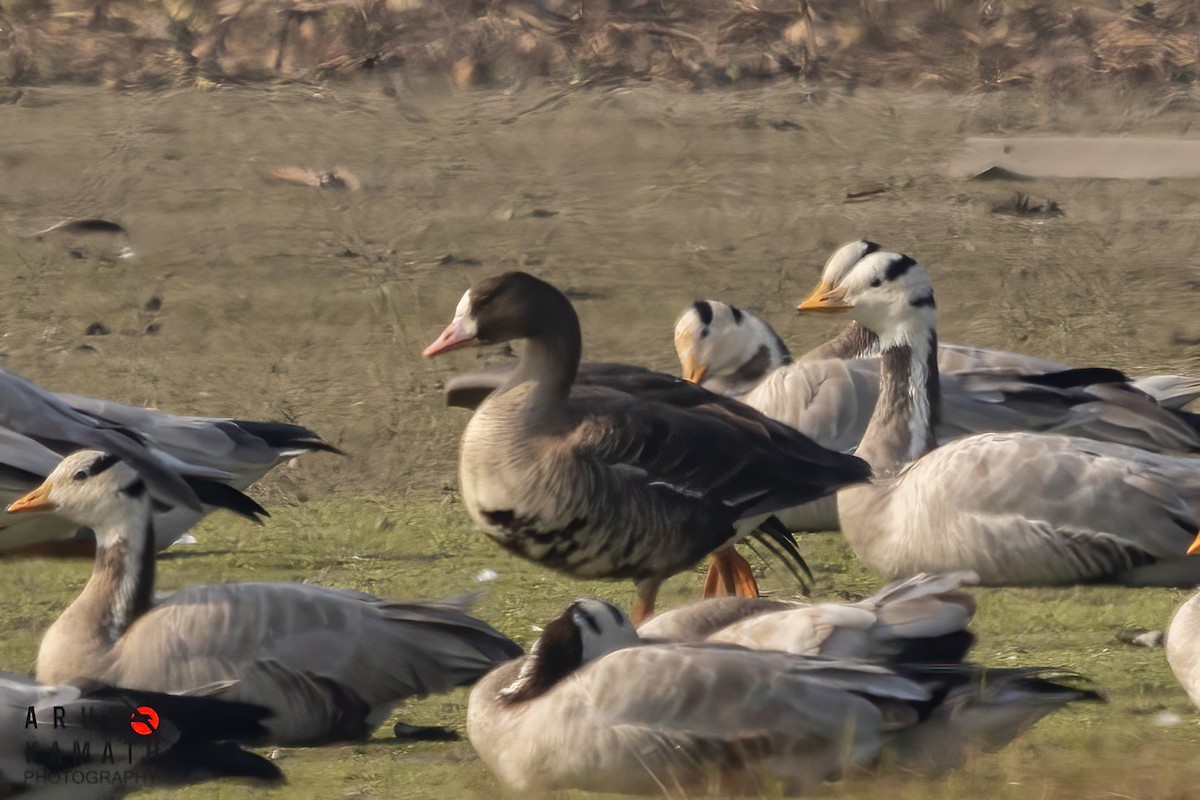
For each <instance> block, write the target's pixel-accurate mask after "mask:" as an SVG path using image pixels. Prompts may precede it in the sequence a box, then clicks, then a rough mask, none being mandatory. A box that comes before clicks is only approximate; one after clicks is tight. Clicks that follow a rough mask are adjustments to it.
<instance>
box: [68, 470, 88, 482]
mask: <svg viewBox="0 0 1200 800" xmlns="http://www.w3.org/2000/svg"><path fill="white" fill-rule="evenodd" d="M71 477H72V478H74V479H75V480H77V481H85V480H87V472H85V471H84V470H79V471H78V472H76V473H75V474H74V475H72V476H71Z"/></svg>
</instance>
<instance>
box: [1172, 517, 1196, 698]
mask: <svg viewBox="0 0 1200 800" xmlns="http://www.w3.org/2000/svg"><path fill="white" fill-rule="evenodd" d="M1187 552H1188V555H1189V556H1197V555H1200V535H1198V536H1197V537H1196V538H1195V540H1193V542H1192V545H1191V547H1189V548H1188V551H1187ZM1197 560H1200V559H1197ZM1163 645H1164V647H1165V648H1166V652H1167V663H1168V664H1170V665H1171V671H1172V672H1174V673H1175V679H1176V680H1178V681H1179V684H1180V685H1181V686H1183V690H1184V691H1185V692H1187V695H1188V697H1190V698H1191V700H1192V702H1193V703H1195V704H1196V705H1197V706H1200V593H1198V594H1194V595H1192V596H1191V597H1189V598H1188V599H1187V600H1186V601H1184V603H1183V605H1181V606H1180V607H1179V608H1178V609H1176V611H1175V614H1174V616H1172V617H1171V624H1170V625H1169V626H1168V627H1167V635H1166V637H1165V641H1164V642H1163Z"/></svg>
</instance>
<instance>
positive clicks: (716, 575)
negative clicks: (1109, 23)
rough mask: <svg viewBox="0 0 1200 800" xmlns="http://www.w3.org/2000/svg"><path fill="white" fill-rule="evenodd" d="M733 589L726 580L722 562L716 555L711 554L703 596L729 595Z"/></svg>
mask: <svg viewBox="0 0 1200 800" xmlns="http://www.w3.org/2000/svg"><path fill="white" fill-rule="evenodd" d="M732 591H733V587H731V586H730V585H729V584H728V583H727V582H726V581H725V575H724V574H723V571H722V569H721V563H720V562H719V561H718V560H717V557H716V556H710V557H709V559H708V574H707V575H705V576H704V594H702V595H701V597H728V596H729V594H730V592H732Z"/></svg>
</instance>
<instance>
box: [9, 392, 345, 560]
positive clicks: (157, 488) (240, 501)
mask: <svg viewBox="0 0 1200 800" xmlns="http://www.w3.org/2000/svg"><path fill="white" fill-rule="evenodd" d="M82 447H96V448H100V449H103V450H106V451H109V452H112V453H115V454H118V455H120V456H121V457H122V458H124V459H125V460H127V461H129V463H131V464H133V465H134V466H135V467H136V468H137V469H138V471H139V472H141V473H142V474H143V475H144V476H145V479H146V482H147V484H148V485H149V487H150V490H151V493H152V495H153V496H154V498H155V500H156V501H158V503H159V504H160V505H161V506H162V508H161V510H160V511H159V513H158V514H156V519H155V522H156V524H155V537H156V541H155V549H156V550H162V549H164V548H166V547H168V546H169V545H171V544H172V543H173V542H175V541H176V540H177V539H178V538H179V537H180V536H181V535H182V534H183V533H184V532H185V531H187V530H188V529H189V528H190V527H192V526H193V525H195V524H196V523H197V522H198V521H199V520H200V519H201V518H202V517H204V516H205V515H206V514H207V513H209V512H211V511H212V510H214V509H215V508H227V509H230V510H232V511H234V512H236V513H239V514H242V515H244V516H246V517H249V518H250V519H257V518H258V517H259V516H261V515H265V514H266V512H265V511H264V510H263V509H262V507H261V506H259V505H258V504H257V503H255V502H254V501H253V500H251V499H250V498H249V497H246V496H245V495H243V494H242V492H241V490H243V489H245V488H247V487H248V486H249V485H250V484H251V483H253V482H254V481H256V480H258V479H259V478H261V477H262V476H263V475H265V474H266V473H267V472H268V471H269V470H270V469H271V468H272V467H273V466H275V465H276V464H278V463H280V462H281V461H284V460H286V459H289V458H292V457H294V456H296V455H299V454H301V453H304V452H308V451H316V450H325V451H330V452H339V451H338V450H337V448H335V447H333V446H332V445H330V444H328V443H326V442H324V441H322V440H321V438H320V437H319V436H317V435H316V434H315V433H313V432H312V431H310V430H308V429H307V428H302V427H300V426H299V425H290V424H287V423H270V422H269V423H263V422H244V421H241V420H232V419H209V418H205V417H181V416H176V415H174V414H168V413H166V412H163V411H156V410H153V409H146V408H136V407H133V406H126V405H121V404H119V403H114V402H111V401H108V400H98V399H94V398H90V397H80V396H76V395H65V394H64V395H55V394H52V393H50V392H47V391H46V390H44V389H42V388H41V387H39V386H37V385H36V384H34V383H31V382H30V381H27V380H25V379H24V378H22V377H21V376H20V375H17V374H16V373H15V372H12V371H11V370H7V369H0V501H3V502H4V503H8V502H11V501H12V500H14V499H16V498H17V497H20V496H21V495H23V494H25V493H26V492H28V491H30V490H32V489H33V488H35V487H36V486H37V485H38V484H40V483H41V482H42V480H43V479H44V478H45V477H46V476H47V475H49V474H50V471H51V470H52V469H54V467H55V465H57V464H58V462H59V461H61V460H62V458H63V457H64V456H66V455H68V454H69V453H72V452H74V451H75V450H78V449H80V448H82ZM85 534H86V535H85ZM94 550H95V543H94V538H93V537H92V536H91V535H90V534H89V533H88V532H86V531H84V532H79V531H77V528H76V526H75V525H72V524H71V523H69V522H68V521H67V520H65V519H60V518H57V517H51V516H48V515H47V516H42V517H39V518H31V519H20V518H9V519H5V520H2V521H0V555H15V554H30V555H62V554H86V555H90V554H91V553H92V552H94Z"/></svg>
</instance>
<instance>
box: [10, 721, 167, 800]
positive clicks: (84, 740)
mask: <svg viewBox="0 0 1200 800" xmlns="http://www.w3.org/2000/svg"><path fill="white" fill-rule="evenodd" d="M47 712H49V714H47ZM164 722H165V720H162V719H161V718H160V717H159V715H158V711H156V710H155V709H154V708H152V707H150V706H138V707H137V708H134V709H132V710H130V709H129V706H126V707H125V709H121V708H119V707H113V705H88V704H80V705H79V706H75V707H71V708H68V707H66V706H51V707H49V708H46V707H43V708H41V709H38V708H36V707H35V706H29V708H28V710H27V711H26V714H25V731H24V734H25V776H24V778H25V780H24V782H25V784H26V785H28V786H30V787H33V786H39V785H40V786H82V785H91V786H114V787H128V788H130V789H133V788H136V787H139V786H148V785H150V784H152V783H153V782H154V776H153V772H152V762H153V759H154V758H155V756H158V755H160V754H161V753H162V752H164V751H165V750H166V749H167V748H168V747H170V744H171V742H170V741H163V735H164V731H160V730H159V727H160V725H161V724H163V723H164ZM167 738H168V739H171V738H174V737H171V736H168V737H167Z"/></svg>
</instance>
